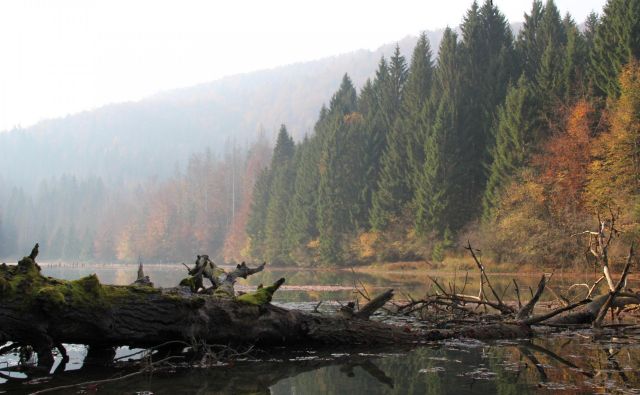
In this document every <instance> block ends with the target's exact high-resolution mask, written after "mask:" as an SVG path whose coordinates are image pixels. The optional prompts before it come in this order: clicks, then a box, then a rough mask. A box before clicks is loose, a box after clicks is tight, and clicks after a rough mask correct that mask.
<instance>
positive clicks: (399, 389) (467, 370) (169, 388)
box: [0, 336, 640, 395]
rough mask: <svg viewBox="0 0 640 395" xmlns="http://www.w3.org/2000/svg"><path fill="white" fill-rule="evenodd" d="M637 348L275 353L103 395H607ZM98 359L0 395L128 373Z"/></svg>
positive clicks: (557, 344)
mask: <svg viewBox="0 0 640 395" xmlns="http://www.w3.org/2000/svg"><path fill="white" fill-rule="evenodd" d="M637 340H638V339H630V341H629V344H620V341H621V339H618V340H617V341H618V343H610V342H607V343H599V342H593V340H592V339H590V338H585V339H582V340H580V339H578V340H576V339H569V338H567V337H562V336H557V337H552V338H549V339H534V340H531V341H529V340H525V341H521V342H517V343H506V344H505V343H502V344H494V345H488V344H484V343H480V342H477V341H460V340H452V341H447V342H445V343H440V344H438V345H433V346H421V347H417V348H415V349H413V350H409V349H399V348H397V347H393V348H376V349H370V348H359V349H348V350H344V349H342V350H336V349H325V350H322V349H320V350H294V349H291V348H287V349H275V350H271V351H269V352H268V353H260V354H257V355H256V357H257V358H258V359H259V360H260V361H259V362H236V363H235V364H232V365H228V366H220V367H215V368H209V369H177V370H176V371H174V372H166V371H161V372H155V373H153V374H144V375H142V376H138V377H136V378H131V379H128V380H124V381H122V382H117V383H112V384H108V385H104V386H101V387H100V388H99V390H100V393H102V394H119V393H132V392H136V391H151V392H154V393H172V394H173V393H216V394H217V393H220V394H246V393H264V394H268V393H272V394H290V393H303V394H309V395H314V394H352V395H355V394H380V393H382V394H440V393H455V394H472V393H473V394H484V393H497V394H501V395H507V394H508V395H521V394H527V393H537V392H539V391H540V390H550V391H557V390H561V391H562V393H566V394H572V393H585V392H596V391H597V390H599V389H602V388H605V386H606V388H607V392H617V391H621V390H624V389H632V388H638V386H639V385H640V382H639V378H638V374H637V367H638V366H640V349H639V346H638V341H637ZM622 341H624V339H622ZM96 355H97V356H95V355H94V356H93V358H92V359H91V360H85V364H84V366H83V367H82V369H80V370H76V371H67V372H61V369H58V370H57V372H56V374H55V375H54V376H53V378H52V379H51V381H50V382H46V383H40V384H37V385H29V386H26V385H24V384H22V380H16V382H15V383H10V384H3V385H0V391H9V392H10V393H14V392H15V393H28V392H32V391H34V390H36V389H37V388H45V387H51V386H54V385H59V384H60V383H70V382H82V381H87V380H92V379H101V378H105V377H114V376H117V375H120V374H123V373H128V372H131V371H132V368H131V367H129V368H126V369H124V370H122V369H116V368H115V367H113V365H110V364H109V363H108V362H107V361H101V360H100V358H99V357H100V355H102V354H96ZM164 356H165V355H157V356H156V358H157V359H160V358H163V357H164ZM111 357H112V356H110V357H109V356H108V357H107V359H109V358H111ZM535 364H537V366H536V365H535ZM105 365H106V366H105ZM630 369H631V370H630Z"/></svg>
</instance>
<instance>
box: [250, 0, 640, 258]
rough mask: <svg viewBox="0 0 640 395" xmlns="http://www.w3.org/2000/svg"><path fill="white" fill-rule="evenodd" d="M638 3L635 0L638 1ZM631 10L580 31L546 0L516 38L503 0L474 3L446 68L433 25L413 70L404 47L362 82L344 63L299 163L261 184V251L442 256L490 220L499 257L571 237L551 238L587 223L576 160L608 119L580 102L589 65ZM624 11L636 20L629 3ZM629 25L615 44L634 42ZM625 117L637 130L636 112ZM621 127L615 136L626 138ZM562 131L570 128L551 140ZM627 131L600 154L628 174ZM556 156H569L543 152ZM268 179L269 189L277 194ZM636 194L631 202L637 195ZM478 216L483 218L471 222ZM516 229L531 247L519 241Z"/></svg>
mask: <svg viewBox="0 0 640 395" xmlns="http://www.w3.org/2000/svg"><path fill="white" fill-rule="evenodd" d="M614 3H615V4H614ZM632 3H633V4H635V3H634V2H630V3H629V5H625V7H626V6H628V8H626V10H627V11H628V12H631V13H633V10H634V9H633V5H632ZM616 7H617V8H616ZM621 9H625V8H624V7H622V6H621V5H620V4H619V2H616V1H613V0H612V1H611V2H610V3H609V4H608V5H607V11H606V12H605V16H604V17H603V18H602V19H600V20H599V19H598V17H597V16H596V15H595V14H591V15H590V16H589V18H588V20H587V22H586V25H585V30H584V33H583V32H581V31H580V29H579V28H578V25H577V24H576V23H575V22H574V21H573V20H572V19H571V16H570V15H568V14H567V15H566V16H565V17H564V19H561V17H560V13H559V11H558V9H557V7H556V5H555V4H554V2H553V1H552V0H547V1H546V2H545V3H544V4H543V3H542V2H540V1H534V2H533V6H532V9H531V12H530V13H529V14H527V15H525V23H524V26H523V28H522V30H521V31H520V33H519V34H518V37H517V40H515V42H514V37H513V35H512V32H511V30H510V26H509V25H508V23H507V21H506V19H505V17H504V16H503V15H502V14H501V12H500V11H499V10H498V8H497V7H496V6H495V5H494V4H493V2H492V1H490V0H486V1H484V2H483V4H482V5H479V4H478V3H477V2H474V3H473V4H472V6H471V7H470V9H469V10H468V12H467V13H466V15H465V17H464V20H463V23H462V25H461V32H462V34H461V39H460V40H459V39H458V36H457V35H456V33H454V32H453V31H452V30H451V29H446V30H445V32H444V34H443V38H442V41H441V43H440V48H439V51H438V59H437V65H436V66H435V67H434V66H433V64H432V60H431V48H430V45H429V42H428V40H426V36H424V35H422V36H421V37H420V39H419V40H418V44H417V45H416V47H415V49H414V51H413V55H412V59H411V65H410V67H409V68H408V69H407V67H406V62H405V60H404V58H403V57H402V55H401V54H400V51H399V48H396V51H395V52H394V54H393V56H392V57H391V58H390V59H385V58H382V59H380V61H379V63H378V67H377V71H376V73H375V76H374V77H373V78H372V79H370V80H368V81H367V82H366V83H365V84H364V86H363V87H362V89H361V90H360V92H359V95H358V94H357V93H356V90H355V88H354V87H353V84H352V83H351V80H350V79H349V77H348V76H346V75H345V76H344V78H343V79H342V82H341V85H340V87H339V89H338V91H337V92H336V93H335V94H334V95H333V97H332V99H331V102H330V105H329V106H328V107H323V108H322V110H321V111H320V117H319V120H318V122H317V123H316V126H315V134H314V135H313V136H310V137H309V138H305V140H304V142H302V144H301V145H300V146H298V148H297V150H296V152H295V155H294V156H291V155H290V156H289V157H288V158H290V159H289V161H288V162H287V163H290V164H291V165H289V166H288V167H286V166H283V167H282V169H283V170H282V172H280V173H277V172H276V171H275V168H276V167H277V166H276V164H275V163H276V161H275V159H274V161H272V166H271V168H270V169H269V170H268V171H267V173H266V174H265V175H263V176H262V177H261V178H260V179H259V180H258V182H257V183H256V194H255V195H254V209H260V210H264V207H266V210H267V211H269V212H270V213H269V214H266V215H267V217H268V219H267V220H265V222H273V223H274V224H277V225H278V226H277V227H273V226H266V227H263V228H262V229H263V230H262V231H260V230H258V231H255V230H252V233H250V237H251V240H252V242H253V241H259V243H257V245H258V246H259V248H256V249H254V253H262V254H266V256H268V257H270V258H271V259H273V260H276V261H277V260H278V259H280V260H281V261H282V262H284V261H286V260H287V259H289V260H292V258H294V257H295V258H296V259H297V258H301V259H304V260H308V262H304V263H305V264H315V263H321V264H325V265H339V264H344V263H345V262H349V263H351V262H371V261H373V260H387V259H404V258H407V259H420V258H423V259H425V258H431V259H433V260H435V261H440V260H442V259H443V258H444V256H445V254H447V253H448V251H449V250H451V249H453V248H454V246H455V242H454V238H455V237H456V236H455V235H456V234H457V233H458V232H460V231H461V230H464V231H467V232H471V233H473V232H474V229H478V228H477V227H478V226H479V227H480V229H481V231H482V232H487V234H488V233H489V231H488V229H490V227H492V226H493V227H495V228H496V229H498V230H497V231H496V232H494V234H492V235H491V237H482V238H483V240H485V241H486V242H487V243H495V245H496V247H495V249H494V250H493V252H495V254H494V256H495V257H496V258H497V259H513V260H515V261H518V262H524V261H525V260H526V259H528V258H530V257H531V256H532V254H533V253H534V251H535V249H536V247H537V248H539V245H540V244H541V243H542V244H544V243H546V245H547V246H549V250H548V251H545V252H544V253H543V256H544V257H545V259H547V258H548V257H550V256H551V255H552V253H555V254H559V252H558V251H560V249H567V250H568V249H570V248H569V247H568V246H567V243H564V242H560V241H550V240H549V239H550V238H559V237H561V235H562V234H570V232H571V229H569V228H570V225H569V224H572V223H574V224H580V226H582V224H583V220H584V212H582V211H580V210H582V206H581V204H579V202H578V200H580V201H582V198H583V197H582V195H581V194H582V193H583V191H584V190H585V184H586V175H584V174H586V171H577V170H576V168H577V167H581V166H582V167H584V166H583V165H582V164H583V163H585V164H586V163H588V162H589V160H590V159H591V158H590V157H589V155H590V153H589V152H588V148H587V147H588V141H589V139H591V138H593V137H594V136H592V134H595V133H597V132H600V129H597V128H596V126H595V125H592V123H593V122H592V121H591V120H590V119H591V118H589V119H586V118H585V119H583V118H584V117H586V115H585V114H586V113H585V112H584V111H582V112H581V111H578V110H577V109H584V108H587V107H589V108H591V107H590V106H589V105H587V104H586V103H587V102H586V101H585V96H588V95H589V93H590V90H591V89H592V85H593V84H594V81H595V78H596V77H595V76H596V74H597V73H596V74H594V73H593V72H592V71H590V70H592V69H593V63H594V62H595V60H594V59H596V58H597V56H596V55H597V54H598V53H600V52H598V51H599V49H598V46H599V45H601V44H600V43H601V42H603V41H602V40H603V38H602V37H604V32H606V31H608V30H607V29H613V30H615V29H618V30H617V31H620V29H621V28H618V27H614V26H613V25H612V20H613V19H612V18H613V16H612V15H614V14H615V15H618V14H620V12H621V11H620V10H621ZM614 11H615V12H614ZM618 20H619V21H622V22H619V21H618V22H619V23H620V26H625V28H624V29H627V30H629V29H632V28H630V27H629V26H631V25H633V23H631V22H630V21H631V19H630V18H627V19H625V18H621V17H618ZM634 23H635V22H634ZM603 24H607V25H610V26H607V27H606V28H604V27H602V25H603ZM634 26H635V25H634ZM624 29H623V30H624ZM625 31H626V30H625ZM629 31H630V30H629ZM607 37H609V36H607ZM625 37H627V36H624V35H622V36H621V38H622V41H623V42H622V43H616V45H623V44H624V45H627V44H628V42H627V41H629V40H627V41H625V40H626V38H625ZM631 41H633V40H631ZM629 42H630V41H629ZM625 43H626V44H625ZM627 47H628V45H627ZM613 55H615V54H613ZM589 62H590V63H589ZM603 64H604V63H603ZM517 77H518V79H516V78H517ZM616 84H619V83H618V82H616ZM596 85H597V84H596ZM631 85H632V84H631ZM618 86H619V85H618ZM601 102H602V101H601ZM627 102H628V100H627ZM580 103H582V104H581V107H579V108H578V107H577V106H578V104H580ZM596 107H597V106H596ZM627 107H628V108H631V107H632V106H631V107H629V106H627ZM576 108H577V109H576ZM567 109H573V110H571V111H572V114H573V115H568V112H567V111H566V110H567ZM583 113H584V114H583ZM591 113H592V112H589V114H591ZM628 113H633V114H635V113H634V112H633V111H631V110H627V112H626V113H625V114H628ZM589 116H591V115H589ZM634 116H637V115H634ZM578 118H579V119H578ZM627 118H628V115H627ZM631 118H633V117H631ZM621 124H622V123H620V122H618V123H617V124H616V125H618V126H616V128H617V130H622V129H623V128H622V127H621V126H619V125H621ZM627 124H628V125H631V126H629V127H628V129H632V130H635V129H633V127H634V126H633V125H635V124H634V123H629V122H627ZM599 127H600V128H602V127H605V123H602V122H601V123H600V126H599ZM620 135H621V134H620V133H618V134H617V135H616V136H618V137H617V138H618V139H617V140H616V141H618V142H619V143H620V144H626V143H622V142H621V141H623V140H624V139H621V138H619V137H620ZM630 139H631V140H632V138H630ZM578 140H579V141H578ZM631 140H629V141H631ZM553 141H560V142H562V141H563V142H564V143H563V146H562V147H555V148H553V147H552V148H549V146H548V145H549V144H550V143H549V142H553ZM624 141H627V140H624ZM634 141H635V140H634ZM585 143H586V145H585ZM616 144H617V143H616ZM616 144H614V145H612V146H610V147H609V145H607V144H600V146H601V147H605V148H606V147H609V148H607V149H609V151H607V153H602V154H601V156H602V158H604V159H603V161H601V166H603V167H606V168H608V169H618V170H617V171H618V173H620V172H622V173H624V171H622V170H620V169H622V168H623V167H625V166H626V168H632V169H635V168H636V167H634V166H636V164H635V162H633V161H629V160H624V159H623V158H621V156H620V153H621V152H623V151H624V150H621V149H620V146H619V145H616ZM290 145H293V144H292V143H291V144H290ZM614 146H615V148H613V147H614ZM625 146H631V144H626V145H625ZM616 149H617V150H618V151H616V152H615V153H614V150H616ZM625 152H626V151H625ZM599 155H600V154H599ZM276 156H278V157H280V156H282V155H280V154H279V153H274V158H275V157H276ZM638 156H640V155H638ZM629 157H631V156H629ZM291 158H292V159H291ZM607 158H609V159H607ZM574 159H575V160H574ZM627 159H628V158H627ZM607 160H610V161H613V162H615V166H614V164H612V163H608V162H607ZM545 161H547V162H549V161H555V162H557V163H555V164H554V166H555V167H554V166H546V165H545ZM578 162H579V163H578ZM605 162H606V163H605ZM541 163H542V165H541ZM547 164H549V163H547ZM596 164H598V162H596ZM616 166H617V167H616ZM553 169H560V170H558V171H554V170H553ZM583 170H584V169H583ZM598 171H600V172H603V170H602V169H600V168H599V169H598ZM556 173H558V174H556ZM559 173H562V174H559ZM583 173H584V174H583ZM536 177H540V178H541V181H539V182H537V181H535V178H536ZM285 180H288V181H286V182H285ZM291 180H293V181H291ZM627 181H628V182H627V183H626V184H629V185H636V184H634V183H633V182H632V181H633V180H631V181H629V180H627ZM603 182H606V181H603ZM275 183H278V187H277V188H276V187H275V186H274V184H275ZM592 184H593V185H596V184H597V185H600V184H598V183H597V182H595V181H594V182H593V183H592ZM626 184H625V185H626ZM554 185H555V186H554ZM558 185H566V186H567V188H569V187H570V188H569V189H570V190H571V191H573V192H572V193H573V194H574V195H575V196H574V195H571V196H572V197H571V199H572V200H575V201H576V204H574V205H572V206H571V208H567V207H568V206H567V207H564V206H562V205H563V203H562V199H560V198H559V194H561V193H559V192H558V191H561V190H564V189H562V188H559V187H558ZM597 188H598V187H596V189H597ZM569 189H566V190H567V191H568V190H569ZM264 190H268V191H269V195H268V198H267V201H268V203H267V204H266V206H265V205H264V204H263V203H261V202H263V200H264V199H263V197H264V193H263V191H264ZM278 194H279V195H278ZM627 195H629V194H627ZM528 198H531V199H532V200H531V201H528V200H527V199H528ZM595 198H597V197H594V199H595ZM624 199H625V200H626V201H632V203H633V204H631V206H634V204H635V200H633V199H631V200H629V199H627V198H626V197H625V198H624ZM565 200H566V199H565ZM592 200H593V199H592ZM595 200H597V199H595ZM274 202H279V203H278V204H276V203H274ZM594 204H595V203H594ZM276 206H277V207H278V208H277V209H275V207H276ZM561 206H562V207H561ZM631 206H630V207H631ZM260 207H262V208H260ZM634 207H635V206H634ZM270 210H271V211H270ZM632 211H633V210H632ZM275 213H277V214H275ZM481 213H482V216H481ZM263 215H265V214H263ZM261 218H263V217H261V216H260V215H256V214H254V213H252V216H251V217H250V221H249V223H250V224H251V225H253V224H260V223H261V222H260V219H261ZM276 218H277V219H278V221H276ZM480 218H482V223H479V222H475V221H477V220H479V219H480ZM254 219H256V220H255V221H254ZM469 224H474V226H473V227H469V226H468V225H469ZM258 228H259V227H258ZM639 228H640V227H639ZM468 229H471V230H468ZM261 232H262V233H261ZM530 233H535V235H531V236H527V235H529V234H530ZM282 235H284V236H282ZM527 237H529V239H526V238H527ZM525 239H526V240H525ZM282 240H284V241H282ZM514 243H520V244H521V245H522V247H521V248H520V247H519V248H517V251H514V252H513V253H510V252H508V251H507V248H509V247H512V246H513V245H514ZM489 248H490V247H489ZM382 249H385V251H381V250H382ZM561 254H565V255H564V256H566V257H567V258H568V259H573V258H574V257H575V256H573V255H571V254H570V253H569V252H562V253H561ZM301 263H302V262H301Z"/></svg>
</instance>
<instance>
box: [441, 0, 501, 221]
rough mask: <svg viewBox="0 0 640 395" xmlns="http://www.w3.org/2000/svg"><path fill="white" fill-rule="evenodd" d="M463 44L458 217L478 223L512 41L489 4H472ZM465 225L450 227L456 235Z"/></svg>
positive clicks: (456, 202) (456, 203)
mask: <svg viewBox="0 0 640 395" xmlns="http://www.w3.org/2000/svg"><path fill="white" fill-rule="evenodd" d="M461 30H462V33H463V39H462V43H461V44H460V65H461V71H460V75H461V83H460V93H459V98H460V102H459V106H458V107H457V108H456V109H455V111H456V113H457V114H458V115H459V117H460V118H459V121H460V124H459V128H460V130H459V140H458V141H457V144H459V145H460V155H461V157H460V158H459V159H460V164H459V166H460V167H461V169H460V177H461V178H460V179H458V180H456V183H457V185H456V188H457V189H461V188H464V189H465V190H466V192H465V193H464V194H458V195H457V196H456V197H455V199H456V200H455V204H454V205H455V206H456V210H457V214H459V215H461V216H464V217H466V218H467V220H468V219H470V218H474V217H475V216H476V215H477V214H478V212H479V210H478V208H479V205H478V204H477V202H478V201H479V200H480V199H481V197H482V193H483V192H484V188H485V184H486V180H487V174H486V170H485V169H486V165H487V164H488V163H490V155H489V152H490V151H489V150H490V147H491V146H492V145H493V135H492V133H491V128H492V125H493V117H494V113H495V110H496V108H497V106H498V105H499V104H500V103H502V102H503V101H504V97H505V95H506V89H507V86H508V83H509V81H510V80H511V78H512V74H513V71H514V57H513V55H514V50H513V36H512V33H511V29H510V27H509V24H508V23H507V21H506V19H505V17H504V15H502V14H501V13H500V11H499V10H498V9H497V8H496V7H495V6H494V5H493V3H492V2H491V1H490V0H487V1H485V3H484V4H483V5H482V7H478V4H477V3H475V2H474V3H473V5H472V7H471V9H469V11H468V12H467V14H466V16H465V19H464V21H463V24H462V25H461ZM460 225H461V223H460V222H459V221H457V225H455V226H454V225H452V226H451V231H453V232H456V231H457V230H458V229H459V228H458V226H460Z"/></svg>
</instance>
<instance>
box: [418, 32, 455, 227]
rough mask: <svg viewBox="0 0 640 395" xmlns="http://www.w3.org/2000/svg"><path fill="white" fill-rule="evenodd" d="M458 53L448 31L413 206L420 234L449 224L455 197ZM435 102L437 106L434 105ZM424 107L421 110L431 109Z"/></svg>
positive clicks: (440, 60)
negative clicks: (434, 108) (434, 109)
mask: <svg viewBox="0 0 640 395" xmlns="http://www.w3.org/2000/svg"><path fill="white" fill-rule="evenodd" d="M458 63H459V53H458V42H457V36H456V34H455V33H454V32H453V31H452V30H451V29H449V28H447V29H446V30H445V32H444V35H443V38H442V41H441V43H440V49H439V56H438V66H437V68H436V70H435V80H434V89H433V90H432V95H431V98H430V100H429V102H431V103H434V104H432V106H433V105H437V110H436V111H435V114H434V118H433V120H432V121H431V122H430V123H429V125H431V126H430V127H429V131H428V133H427V138H426V140H425V144H424V158H425V159H424V163H423V165H422V170H421V172H420V176H419V179H418V182H417V185H416V191H415V197H414V203H413V204H414V206H415V208H416V219H415V227H416V231H417V232H418V233H419V234H426V233H430V232H434V233H436V234H442V232H444V230H445V229H446V227H447V225H448V224H449V221H450V218H448V214H449V212H448V210H449V209H450V207H452V205H451V201H452V199H455V198H456V196H454V195H453V194H454V193H455V190H454V183H455V182H456V181H457V180H456V178H455V175H454V174H453V172H454V170H456V169H457V170H459V169H460V168H459V166H458V165H459V163H458V158H459V156H460V152H459V146H458V144H456V143H457V142H458V141H459V140H458V134H459V132H460V128H459V119H458V114H457V111H458V108H459V101H460V99H459V96H458V95H459V92H460V89H459V76H458V73H457V71H458V68H459V64H458ZM435 103H437V104H435ZM432 106H430V105H425V106H424V108H423V111H428V110H430V109H431V108H432Z"/></svg>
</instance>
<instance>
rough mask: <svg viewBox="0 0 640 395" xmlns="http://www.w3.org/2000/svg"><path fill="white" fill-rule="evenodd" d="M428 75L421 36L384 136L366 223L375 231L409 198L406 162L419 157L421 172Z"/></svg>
mask: <svg viewBox="0 0 640 395" xmlns="http://www.w3.org/2000/svg"><path fill="white" fill-rule="evenodd" d="M432 74H433V63H432V60H431V48H430V45H429V40H428V39H427V36H426V34H424V33H423V34H421V35H420V38H419V39H418V43H417V44H416V47H415V48H414V51H413V55H412V58H411V67H410V68H409V71H408V74H407V80H406V83H405V85H404V89H403V91H402V108H401V111H400V113H401V116H400V117H399V118H398V119H397V120H396V122H395V124H394V127H393V129H392V130H391V132H390V133H388V134H387V141H386V148H385V151H384V154H383V156H382V158H381V159H380V163H381V170H380V175H379V178H378V182H377V190H376V192H375V193H374V196H373V199H372V207H371V212H370V223H371V226H372V227H373V228H375V229H383V228H384V227H385V226H386V225H387V224H388V221H389V219H390V217H392V216H397V215H398V214H399V212H400V211H401V209H402V208H403V207H404V206H405V205H406V204H407V203H408V202H410V201H411V199H412V198H413V184H412V182H411V173H412V172H411V167H412V164H411V163H410V160H411V158H418V157H419V158H420V159H417V160H418V161H419V163H420V165H419V168H420V171H421V167H422V162H423V159H422V158H423V156H424V155H423V153H422V150H423V145H424V137H423V135H424V130H423V129H424V128H422V127H421V126H422V125H421V124H420V113H421V110H422V107H423V106H424V103H425V100H426V99H427V97H428V95H429V93H430V90H431V79H432ZM416 151H419V152H416ZM413 166H416V167H418V165H413Z"/></svg>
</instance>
